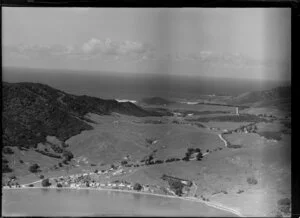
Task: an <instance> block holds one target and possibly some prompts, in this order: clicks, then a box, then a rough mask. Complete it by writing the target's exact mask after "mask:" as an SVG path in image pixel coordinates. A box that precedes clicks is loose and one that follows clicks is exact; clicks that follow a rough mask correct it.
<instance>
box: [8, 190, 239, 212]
mask: <svg viewBox="0 0 300 218" xmlns="http://www.w3.org/2000/svg"><path fill="white" fill-rule="evenodd" d="M2 192H3V194H2V214H3V215H4V216H46V217H49V216H179V217H182V216H197V217H199V216H217V217H223V216H225V217H236V215H234V214H232V213H229V212H226V211H223V210H219V209H216V208H213V207H209V206H207V205H205V204H203V203H199V202H192V201H186V200H181V199H176V198H167V197H161V196H153V195H145V194H138V193H137V194H135V193H125V192H116V191H96V190H72V189H62V190H59V189H21V190H3V191H2Z"/></svg>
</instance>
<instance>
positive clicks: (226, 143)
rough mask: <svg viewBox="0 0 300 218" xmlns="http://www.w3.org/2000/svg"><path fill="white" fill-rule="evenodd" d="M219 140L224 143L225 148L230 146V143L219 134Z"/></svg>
mask: <svg viewBox="0 0 300 218" xmlns="http://www.w3.org/2000/svg"><path fill="white" fill-rule="evenodd" d="M218 136H219V138H220V139H221V140H222V141H223V142H224V144H225V147H227V146H228V142H227V141H226V140H225V139H224V138H223V136H222V134H218Z"/></svg>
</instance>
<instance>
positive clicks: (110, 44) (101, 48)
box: [82, 38, 151, 58]
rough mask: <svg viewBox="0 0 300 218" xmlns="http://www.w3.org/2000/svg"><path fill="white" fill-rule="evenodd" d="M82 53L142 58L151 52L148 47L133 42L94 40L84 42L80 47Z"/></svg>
mask: <svg viewBox="0 0 300 218" xmlns="http://www.w3.org/2000/svg"><path fill="white" fill-rule="evenodd" d="M82 51H83V53H84V54H89V55H97V54H106V55H115V56H124V55H135V56H141V58H142V57H144V56H145V55H146V54H147V53H149V52H150V51H151V47H150V46H149V45H146V44H143V43H140V42H133V41H122V42H117V41H112V40H111V39H109V38H107V39H105V40H100V39H96V38H92V39H90V40H89V41H88V42H85V43H84V44H83V45H82Z"/></svg>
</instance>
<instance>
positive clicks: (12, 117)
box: [2, 82, 163, 148]
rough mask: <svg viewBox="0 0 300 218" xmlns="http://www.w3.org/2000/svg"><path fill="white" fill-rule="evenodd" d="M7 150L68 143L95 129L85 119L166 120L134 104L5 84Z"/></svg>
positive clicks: (34, 85) (42, 87) (33, 85)
mask: <svg viewBox="0 0 300 218" xmlns="http://www.w3.org/2000/svg"><path fill="white" fill-rule="evenodd" d="M2 99H3V114H2V138H3V146H18V147H26V148H29V147H36V145H37V144H38V143H39V142H45V141H46V136H47V135H52V136H56V137H57V138H58V139H59V140H61V141H65V140H66V139H68V138H69V137H71V136H73V135H76V134H79V133H80V132H81V131H83V130H90V129H92V127H91V126H90V125H89V124H88V123H86V122H84V121H85V119H84V115H85V114H87V113H89V112H91V113H96V114H99V115H104V114H110V113H111V112H117V113H122V114H127V115H134V116H162V115H163V114H162V113H159V112H156V111H146V110H144V109H142V108H141V107H138V106H137V105H135V104H132V103H130V102H124V103H119V102H117V101H116V100H104V99H100V98H96V97H89V96H85V95H83V96H75V95H71V94H68V93H65V92H62V91H60V90H57V89H54V88H52V87H50V86H48V85H44V84H39V83H27V82H26V83H25V82H24V83H7V82H3V83H2Z"/></svg>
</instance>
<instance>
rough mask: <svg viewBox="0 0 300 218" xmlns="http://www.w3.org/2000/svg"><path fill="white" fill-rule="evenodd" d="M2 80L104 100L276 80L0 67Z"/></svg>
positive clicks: (229, 89)
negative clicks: (44, 86) (51, 88)
mask: <svg viewBox="0 0 300 218" xmlns="http://www.w3.org/2000/svg"><path fill="white" fill-rule="evenodd" d="M2 80H3V81H5V82H37V83H44V84H47V85H50V86H52V87H53V88H57V89H60V90H62V91H65V92H68V93H71V94H75V95H89V96H94V97H99V98H104V99H119V100H122V99H127V100H140V99H142V98H144V97H154V96H158V97H163V98H168V99H174V100H175V99H176V100H179V99H180V100H185V101H193V100H196V99H199V97H201V96H202V95H234V96H235V95H239V94H242V93H244V92H250V91H259V90H267V89H271V88H275V87H278V86H281V85H286V84H285V83H280V82H276V81H259V80H249V79H248V80H246V79H244V80H242V79H230V78H207V77H190V76H187V75H184V74H182V75H172V76H171V75H166V74H163V73H161V74H130V73H124V74H121V73H112V72H83V71H70V70H69V71H68V70H45V69H21V68H3V71H2Z"/></svg>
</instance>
